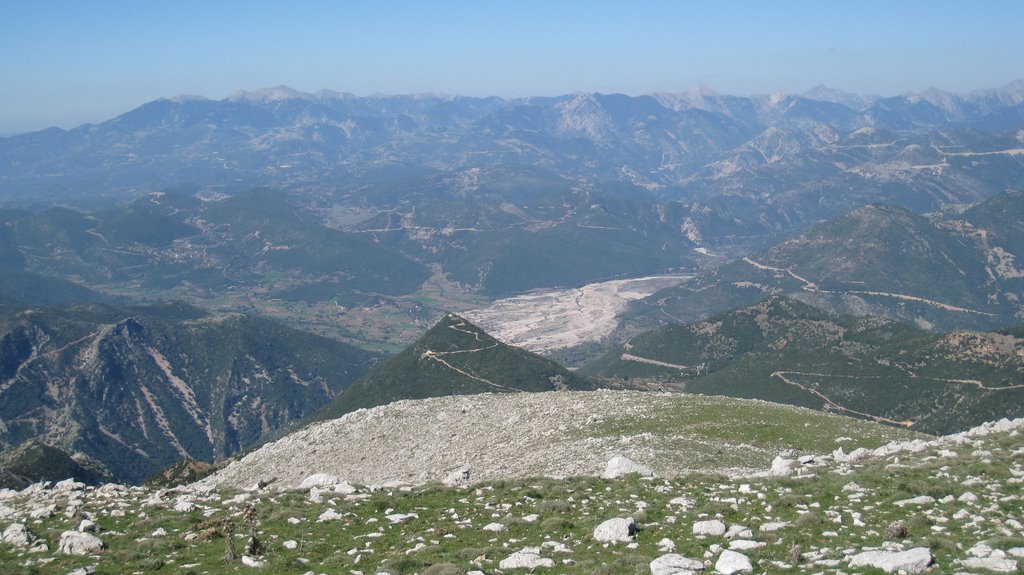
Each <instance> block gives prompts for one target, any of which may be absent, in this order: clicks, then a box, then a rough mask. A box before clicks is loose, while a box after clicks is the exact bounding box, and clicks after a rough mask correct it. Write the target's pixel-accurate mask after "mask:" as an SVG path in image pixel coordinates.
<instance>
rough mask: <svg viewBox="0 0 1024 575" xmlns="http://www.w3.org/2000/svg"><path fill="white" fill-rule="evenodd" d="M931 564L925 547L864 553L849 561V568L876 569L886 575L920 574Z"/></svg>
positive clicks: (930, 555) (928, 550)
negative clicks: (889, 574) (901, 574)
mask: <svg viewBox="0 0 1024 575" xmlns="http://www.w3.org/2000/svg"><path fill="white" fill-rule="evenodd" d="M931 563H932V552H931V550H930V549H928V548H927V547H915V548H913V549H910V550H907V551H865V552H864V553H858V554H856V555H854V556H853V557H852V558H851V559H850V567H876V568H878V569H881V570H882V571H885V572H886V573H896V572H898V571H903V572H906V573H920V572H922V571H924V570H925V569H926V568H927V567H928V566H929V565H931Z"/></svg>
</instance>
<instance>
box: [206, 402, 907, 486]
mask: <svg viewBox="0 0 1024 575" xmlns="http://www.w3.org/2000/svg"><path fill="white" fill-rule="evenodd" d="M913 437H921V436H917V435H914V434H911V433H907V432H903V431H899V430H896V429H892V428H887V427H880V426H877V425H872V424H868V423H865V422H860V421H856V420H853V419H849V418H845V417H839V416H834V415H827V414H822V413H820V412H815V411H811V410H806V409H800V408H794V407H787V406H780V405H776V404H770V403H766V402H763V401H749V400H738V399H730V398H723V397H706V396H696V395H684V394H670V393H657V394H655V393H645V392H627V391H597V392H564V391H563V392H549V393H531V394H483V395H474V396H455V397H442V398H434V399H427V400H416V401H399V402H396V403H392V404H390V405H386V406H382V407H377V408H374V409H370V410H360V411H357V412H354V413H350V414H348V415H346V416H344V417H342V418H340V419H336V420H332V421H327V422H323V423H318V424H314V425H312V426H309V427H307V428H305V429H303V430H301V431H298V432H296V433H293V434H291V435H289V436H287V437H285V438H284V439H281V440H279V441H277V442H274V443H271V444H268V445H266V446H264V447H262V448H260V449H258V450H256V451H254V452H252V453H250V454H248V455H246V456H245V457H243V458H242V459H240V460H239V461H237V462H235V463H232V464H231V465H229V466H228V467H227V468H225V469H224V470H222V471H220V472H218V473H217V474H216V475H214V476H212V477H210V478H208V479H206V480H204V481H202V482H201V485H202V486H204V487H233V488H243V487H245V486H248V485H252V484H255V483H257V482H259V481H270V480H274V481H275V482H276V485H283V486H295V485H298V484H299V483H300V482H301V481H302V480H303V478H305V477H307V476H309V475H312V474H314V473H329V474H332V475H336V476H338V477H342V478H345V479H347V480H349V481H351V482H353V483H361V484H367V485H370V484H382V483H387V482H389V481H403V482H407V483H412V484H422V483H426V482H428V481H444V480H445V479H446V478H447V477H448V476H449V475H450V474H452V473H456V472H459V471H460V470H462V469H463V468H467V469H468V470H469V473H470V478H471V480H472V481H484V480H496V479H509V478H517V477H535V476H558V477H566V476H576V475H600V474H601V472H602V471H603V470H604V466H605V463H606V462H607V461H608V460H609V459H610V458H611V457H613V456H615V455H624V456H626V457H629V458H630V459H632V460H634V461H636V462H638V463H641V464H643V465H646V466H648V467H650V468H651V469H653V470H654V472H655V473H656V474H658V475H659V476H663V477H675V476H679V475H682V474H686V473H692V472H695V471H696V472H703V471H716V472H728V473H734V474H735V473H749V472H752V471H755V470H759V469H760V470H763V469H766V468H768V467H769V466H770V464H771V461H772V459H773V458H774V457H775V456H776V455H778V453H779V452H780V451H782V450H785V449H798V450H802V451H804V452H807V451H808V450H811V451H813V452H831V451H832V450H834V449H836V448H837V447H840V446H845V448H846V450H847V451H849V450H851V449H853V448H855V447H858V446H861V447H877V446H879V445H881V444H882V443H885V442H887V441H891V440H893V439H900V438H902V439H910V438H913Z"/></svg>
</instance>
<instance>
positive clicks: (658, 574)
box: [651, 553, 704, 575]
mask: <svg viewBox="0 0 1024 575" xmlns="http://www.w3.org/2000/svg"><path fill="white" fill-rule="evenodd" d="M703 570H704V563H703V562H701V561H697V560H696V559H689V558H687V557H683V556H682V555H679V554H678V553H668V554H666V555H662V556H661V557H658V558H657V559H655V560H654V561H651V575H696V574H697V573H700V572H701V571H703Z"/></svg>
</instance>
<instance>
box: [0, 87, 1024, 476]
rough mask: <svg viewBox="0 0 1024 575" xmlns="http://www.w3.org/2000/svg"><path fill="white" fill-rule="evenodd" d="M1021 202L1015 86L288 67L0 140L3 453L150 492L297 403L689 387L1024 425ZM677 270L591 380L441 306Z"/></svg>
mask: <svg viewBox="0 0 1024 575" xmlns="http://www.w3.org/2000/svg"><path fill="white" fill-rule="evenodd" d="M1022 189H1024V83H1022V82H1021V81H1018V82H1015V83H1013V84H1010V85H1008V86H1005V87H1003V88H1000V89H996V90H985V91H977V92H971V93H968V94H949V93H945V92H941V91H938V90H928V91H926V92H924V93H921V94H908V95H904V96H899V97H895V98H878V97H862V96H856V95H850V94H843V93H838V92H835V91H831V90H828V89H826V88H818V89H815V90H812V91H811V92H809V93H807V94H803V95H785V94H780V95H773V96H763V97H762V96H756V97H736V96H727V95H721V94H716V93H714V92H713V91H710V90H708V89H698V90H694V91H692V92H688V93H683V94H657V95H650V96H625V95H621V94H570V95H563V96H555V97H537V98H522V99H514V100H506V99H501V98H463V97H441V96H377V97H366V98H364V97H357V96H353V95H350V94H341V93H334V92H319V93H316V94H307V93H302V92H297V91H294V90H290V89H288V88H284V87H278V88H273V89H268V90H261V91H258V92H242V93H239V94H236V95H235V96H232V97H230V98H227V99H224V100H218V101H214V100H207V99H203V98H192V97H189V98H171V99H163V100H158V101H155V102H151V103H148V104H145V105H143V106H141V107H140V108H138V109H136V110H132V111H129V112H127V113H125V114H123V115H121V116H119V117H117V118H114V119H111V120H109V121H106V122H102V123H100V124H96V125H86V126H82V127H79V128H75V129H73V130H68V131H64V130H57V129H51V130H45V131H42V132H37V133H32V134H23V135H19V136H14V137H10V138H3V139H0V271H2V272H3V273H0V448H2V450H3V457H0V468H2V469H0V473H4V474H6V475H4V477H5V478H7V479H5V481H7V480H10V481H12V482H22V483H24V482H25V481H30V480H34V479H36V478H35V477H33V476H32V474H33V473H34V471H33V470H38V469H39V468H40V467H49V468H52V469H60V470H63V471H66V472H68V473H71V474H73V475H75V476H78V477H81V478H82V479H87V480H89V481H99V480H105V479H106V478H113V479H116V480H120V481H128V482H139V481H142V480H143V479H145V478H146V477H148V476H150V475H151V474H152V473H153V472H155V471H157V470H160V469H162V468H164V467H166V466H167V465H168V464H171V463H174V462H176V461H180V460H183V459H187V460H199V461H213V460H219V459H223V458H226V457H229V456H232V455H234V454H237V453H240V452H242V451H245V450H246V449H249V448H250V447H252V446H254V445H257V444H259V443H261V442H263V441H266V440H267V439H269V438H273V437H277V436H279V435H280V434H282V433H284V432H286V431H287V430H290V429H292V428H293V426H295V425H298V424H300V423H307V422H309V421H311V420H314V419H327V418H332V417H338V416H342V415H343V414H348V413H352V412H353V411H356V410H359V409H362V408H372V407H375V406H380V405H384V404H387V403H390V402H394V401H398V400H402V399H416V398H428V397H435V396H443V395H453V394H454V395H462V394H476V393H484V392H509V391H550V390H559V389H566V390H577V389H594V388H597V387H601V386H627V385H628V386H646V387H656V388H665V389H674V390H680V389H682V390H685V391H690V392H698V393H716V394H726V395H734V396H738V397H755V398H761V399H768V400H771V401H779V402H785V403H793V404H797V405H801V406H807V407H813V408H815V409H825V410H831V411H838V412H842V413H847V414H853V415H856V416H858V417H862V418H867V419H873V420H877V421H882V422H884V423H887V424H890V425H902V426H909V427H912V428H913V429H915V430H921V431H926V432H947V431H958V430H962V429H965V428H966V427H969V426H970V425H974V424H976V423H979V422H981V421H985V420H988V419H992V418H996V417H1001V416H1020V415H1021V409H1020V405H1022V404H1024V401H1022V398H1021V396H1020V394H1021V391H1020V390H1019V389H1018V388H1019V383H1017V382H1019V380H1020V373H1021V369H1022V368H1021V360H1020V358H1021V344H1020V342H1021V339H1020V336H1021V333H1020V328H1019V327H1013V326H1014V325H1016V324H1020V323H1021V321H1022V320H1021V318H1024V302H1022V301H1021V297H1022V296H1024V271H1021V270H1022V266H1024V264H1021V263H1020V261H1021V258H1022V257H1024V223H1022V219H1021V217H1020V214H1021V213H1024V205H1022V204H1024V193H1022V192H1021V190H1022ZM681 272H682V273H686V274H690V275H692V276H693V277H692V278H690V279H688V280H686V281H683V282H682V283H681V284H680V285H678V286H677V287H673V288H668V289H665V290H662V291H659V292H658V293H655V294H654V295H652V296H650V297H647V298H643V299H640V300H638V301H636V302H634V303H633V304H632V305H631V307H630V308H629V310H628V311H627V312H626V313H625V314H624V315H623V316H622V317H621V320H622V326H621V328H620V329H619V330H618V331H617V332H615V333H613V334H612V335H611V336H609V337H608V339H607V341H605V342H604V343H603V344H602V343H593V345H592V347H593V348H594V349H596V348H597V347H599V346H600V345H605V344H607V345H613V344H614V342H615V341H616V340H617V341H619V342H621V341H622V340H623V339H625V338H628V341H626V343H625V344H624V345H623V347H622V348H621V349H615V350H614V351H613V352H612V353H610V354H608V355H607V356H605V357H603V358H601V359H600V360H599V361H597V362H596V363H594V364H593V365H591V366H588V367H587V368H586V369H584V370H583V371H581V372H576V371H570V370H567V369H564V368H562V367H561V366H559V365H557V364H555V363H553V362H551V361H549V360H548V359H545V358H544V357H541V356H538V355H534V354H530V353H527V352H524V351H522V350H518V349H515V348H512V347H510V346H507V345H505V344H503V343H501V342H499V341H498V340H496V339H494V338H492V337H491V336H490V335H488V334H487V333H485V332H484V331H483V330H481V329H480V328H478V327H476V326H474V325H472V324H471V323H469V322H468V321H467V320H465V319H464V318H463V317H461V316H460V315H458V314H457V313H449V312H450V311H451V312H459V311H463V310H467V309H471V308H472V307H474V306H481V305H486V304H487V303H490V302H493V301H494V300H495V299H497V298H502V297H505V296H511V295H516V294H523V293H527V292H529V291H530V290H535V289H539V288H556V287H573V286H579V285H581V284H586V283H590V282H596V281H600V280H605V279H611V278H622V277H636V276H643V275H654V274H663V273H673V277H675V274H678V273H681ZM630 299H633V298H630ZM167 300H176V301H177V302H178V303H168V302H167ZM182 302H188V303H182ZM851 314H852V315H851ZM268 316H269V317H268ZM854 316H857V317H854ZM867 316H871V317H867ZM439 317H440V321H438V318H439ZM270 318H277V319H283V320H285V324H282V323H278V322H276V321H273V320H272V319H270ZM709 318H711V319H709ZM431 325H433V327H429V326H431ZM428 328H429V329H428ZM300 329H301V330H305V331H300ZM652 329H655V330H657V331H648V330H652ZM310 332H316V333H318V334H321V335H329V336H331V338H333V339H327V338H325V337H321V336H318V335H312V333H310ZM424 332H425V333H424ZM641 332H647V333H643V334H642V335H641ZM342 341H343V342H345V343H341V342H342ZM350 344H357V345H359V346H360V347H359V348H357V347H353V345H350ZM385 349H386V350H389V351H394V352H397V353H396V354H395V355H394V356H393V357H391V358H389V359H386V360H385V358H384V354H383V353H381V350H385ZM605 349H607V348H605ZM368 350H372V351H368ZM566 353H567V355H566V357H568V356H569V355H571V354H570V353H569V352H566ZM579 355H580V357H582V356H583V355H586V353H582V352H581V354H579ZM374 366H376V367H375V368H374ZM40 462H42V463H40ZM63 471H62V472H63Z"/></svg>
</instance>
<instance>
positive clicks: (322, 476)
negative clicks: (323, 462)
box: [299, 473, 341, 491]
mask: <svg viewBox="0 0 1024 575" xmlns="http://www.w3.org/2000/svg"><path fill="white" fill-rule="evenodd" d="M338 483H341V478H340V477H338V476H336V475H331V474H329V473H314V474H313V475H310V476H309V477H306V478H305V479H303V480H302V483H299V489H301V490H303V491H305V490H306V489H309V488H310V487H329V486H332V485H336V484H338Z"/></svg>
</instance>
